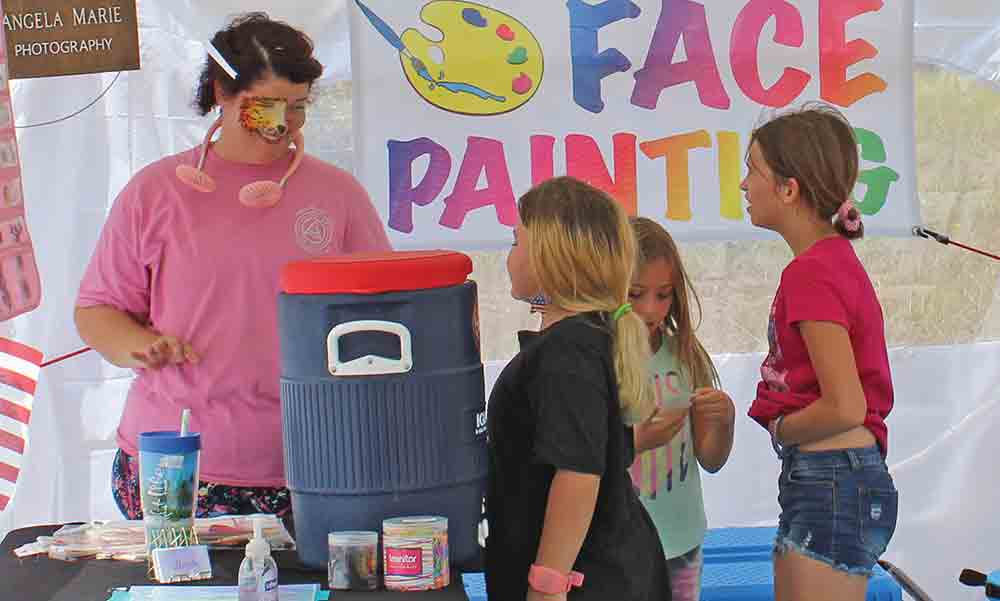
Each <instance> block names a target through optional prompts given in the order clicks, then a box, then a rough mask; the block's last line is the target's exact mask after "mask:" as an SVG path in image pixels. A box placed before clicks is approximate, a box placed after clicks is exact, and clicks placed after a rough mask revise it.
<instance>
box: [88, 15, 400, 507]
mask: <svg viewBox="0 0 1000 601" xmlns="http://www.w3.org/2000/svg"><path fill="white" fill-rule="evenodd" d="M322 70H323V67H322V65H321V64H320V63H319V62H318V61H317V60H316V59H315V58H314V57H313V45H312V42H311V41H310V40H309V38H308V37H307V36H306V35H305V34H303V33H301V32H300V31H298V30H296V29H294V28H293V27H291V26H289V25H287V24H285V23H281V22H278V21H272V20H271V19H269V18H268V17H267V15H265V14H263V13H251V14H247V15H244V16H241V17H238V18H237V19H235V20H234V21H233V22H232V23H231V24H230V25H229V26H228V27H226V28H225V29H223V30H222V31H219V32H218V33H216V34H215V36H214V37H213V38H212V40H211V42H210V43H209V56H208V57H206V63H205V67H204V69H203V71H202V74H201V79H200V83H199V87H198V92H197V99H196V105H197V108H198V109H199V111H200V112H201V113H202V114H203V115H205V114H208V113H209V112H211V111H212V110H213V109H215V108H216V107H218V108H219V109H221V113H220V116H219V117H218V119H217V120H216V122H215V124H214V125H213V126H212V128H211V129H210V130H209V133H208V135H207V136H206V138H205V142H204V143H203V144H202V145H200V146H198V147H196V148H193V149H190V150H187V151H185V152H182V153H180V154H177V155H174V156H170V157H166V158H164V159H161V160H159V161H156V162H154V163H152V164H151V165H149V166H147V167H145V168H144V169H142V170H141V171H140V172H139V173H137V174H136V175H135V176H134V177H133V178H132V179H131V181H129V182H128V184H127V185H126V186H125V188H124V189H123V190H122V191H121V193H120V194H119V196H118V198H117V199H116V200H115V203H114V206H113V207H112V209H111V213H110V215H109V216H108V219H107V222H106V223H105V225H104V228H103V231H102V232H101V237H100V239H99V241H98V243H97V248H96V249H95V251H94V255H93V257H92V258H91V261H90V264H89V265H88V268H87V271H86V274H85V275H84V278H83V281H82V282H81V284H80V292H79V295H78V298H77V302H76V312H75V319H76V325H77V329H78V330H79V332H80V336H81V337H82V338H83V340H84V341H86V342H87V344H89V345H90V346H92V347H93V348H94V349H96V350H97V351H98V352H99V353H101V355H103V356H104V358H105V359H107V360H108V361H110V362H111V363H113V364H115V365H118V366H121V367H130V368H134V369H136V370H137V371H138V377H137V378H136V380H135V381H134V382H133V384H132V386H131V387H130V389H129V393H128V399H127V401H126V404H125V410H124V412H123V414H122V418H121V422H120V423H119V426H118V433H117V442H118V446H119V452H118V455H117V456H116V458H115V462H114V467H113V473H112V491H113V494H114V497H115V500H116V501H117V502H118V506H119V508H120V509H121V511H122V513H123V514H125V516H126V517H128V518H131V519H139V518H141V517H142V510H141V505H140V496H139V484H138V462H137V460H136V454H137V450H138V449H137V436H138V434H139V433H141V432H146V431H155V430H175V429H176V428H177V426H178V424H179V423H180V416H181V412H182V410H183V409H184V408H190V409H191V424H190V428H191V430H192V431H195V432H200V433H201V440H202V455H201V476H200V477H201V480H202V482H201V485H200V486H199V494H198V515H199V516H205V515H216V514H222V513H256V512H267V513H278V514H281V513H284V512H286V511H288V510H289V509H290V498H289V494H288V490H287V489H286V488H285V474H284V466H283V462H282V433H281V405H280V398H279V396H280V395H279V384H280V365H279V351H278V343H279V341H278V325H277V313H278V311H277V297H278V292H279V276H280V272H281V269H282V267H283V266H284V265H285V264H287V263H288V262H291V261H296V260H301V259H306V258H309V257H314V256H330V255H337V254H344V253H351V252H363V251H385V250H389V243H388V240H387V238H386V235H385V231H384V229H383V227H382V224H381V220H380V219H379V217H378V214H377V213H376V211H375V209H374V207H373V206H372V204H371V202H370V200H369V199H368V196H367V194H365V192H364V190H363V189H362V188H361V186H360V185H359V184H358V182H357V181H355V179H354V178H353V177H351V176H350V175H349V174H348V173H346V172H344V171H342V170H340V169H337V168H336V167H334V166H332V165H329V164H326V163H323V162H322V161H320V160H318V159H316V158H313V157H311V156H309V155H306V154H305V153H304V140H303V137H302V133H301V129H302V126H303V125H304V123H305V117H306V106H307V104H308V101H309V96H310V91H311V87H312V83H313V82H314V81H315V80H316V79H317V78H319V76H320V74H321V73H322ZM215 132H220V134H221V135H220V136H219V137H218V139H216V140H214V141H213V134H214V133H215ZM293 149H294V150H293Z"/></svg>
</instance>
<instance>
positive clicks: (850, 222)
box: [837, 198, 861, 232]
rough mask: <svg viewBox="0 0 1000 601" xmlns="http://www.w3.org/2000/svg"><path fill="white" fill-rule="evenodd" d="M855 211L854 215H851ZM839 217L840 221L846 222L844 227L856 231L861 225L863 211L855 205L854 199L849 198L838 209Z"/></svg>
mask: <svg viewBox="0 0 1000 601" xmlns="http://www.w3.org/2000/svg"><path fill="white" fill-rule="evenodd" d="M852 210H853V211H854V217H851V211H852ZM837 217H838V218H839V219H840V222H841V223H843V224H844V229H846V230H847V231H849V232H856V231H858V228H859V227H861V213H860V212H858V210H857V209H856V208H855V207H854V201H853V200H851V199H850V198H848V199H847V200H845V201H844V202H843V203H842V204H841V205H840V208H839V209H837Z"/></svg>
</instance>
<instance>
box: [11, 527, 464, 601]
mask: <svg viewBox="0 0 1000 601" xmlns="http://www.w3.org/2000/svg"><path fill="white" fill-rule="evenodd" d="M59 527H60V526H36V527H32V528H21V529H19V530H11V531H10V532H9V533H8V534H7V536H6V537H5V538H4V539H3V543H2V544H0V598H2V599H3V600H4V601H106V600H107V599H108V597H110V596H111V590H112V589H115V588H118V587H129V586H138V585H150V584H155V583H154V582H150V581H149V580H148V579H147V578H146V564H145V563H132V562H125V561H115V560H104V559H101V560H96V559H95V560H83V561H77V562H65V561H59V560H55V559H49V558H48V557H45V556H37V557H27V558H24V559H18V558H17V556H15V555H14V549H16V548H17V547H20V546H21V545H23V544H27V543H30V542H33V541H34V540H35V539H37V538H38V537H39V536H48V535H50V534H52V533H53V532H55V531H56V530H58V529H59ZM243 555H244V554H243V551H212V552H211V558H212V574H213V576H214V578H213V579H212V580H201V581H198V582H192V583H190V585H192V586H206V585H213V584H217V585H226V586H235V585H236V574H237V572H238V571H239V568H240V562H241V561H243ZM274 559H275V561H276V562H277V563H278V580H279V582H280V583H281V584H309V583H313V582H315V583H319V584H320V585H321V586H322V588H324V589H325V588H326V582H327V576H326V572H325V571H323V572H318V571H315V570H312V569H309V568H306V567H304V566H302V564H300V563H299V561H298V556H297V555H296V554H295V552H294V551H276V552H275V553H274ZM451 580H452V582H451V586H450V587H448V588H447V589H445V590H440V591H430V592H425V593H397V592H390V591H384V590H383V591H377V592H371V593H363V592H351V591H336V592H335V593H334V595H335V597H336V599H337V601H341V600H345V601H413V600H414V599H419V600H420V601H467V597H466V595H465V591H464V590H463V588H462V578H461V576H460V575H459V574H456V573H454V572H453V573H452V575H451ZM171 586H185V585H184V584H177V585H171ZM334 595H331V596H334Z"/></svg>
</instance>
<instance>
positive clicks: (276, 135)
mask: <svg viewBox="0 0 1000 601" xmlns="http://www.w3.org/2000/svg"><path fill="white" fill-rule="evenodd" d="M287 110H288V101H287V100H284V99H283V98H264V97H261V96H251V97H248V98H244V99H243V102H242V103H240V125H242V126H243V127H244V128H245V129H246V130H247V131H249V132H256V133H257V134H258V135H259V136H260V137H262V138H264V139H265V140H267V141H268V142H270V143H272V144H276V143H278V142H280V141H281V140H283V139H284V138H285V135H286V134H287V133H288V123H287V122H286V121H285V114H286V112H287Z"/></svg>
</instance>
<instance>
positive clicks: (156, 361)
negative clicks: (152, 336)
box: [131, 336, 201, 369]
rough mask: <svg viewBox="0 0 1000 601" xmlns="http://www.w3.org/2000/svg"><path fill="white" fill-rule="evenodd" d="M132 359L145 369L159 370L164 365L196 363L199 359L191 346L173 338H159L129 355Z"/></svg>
mask: <svg viewBox="0 0 1000 601" xmlns="http://www.w3.org/2000/svg"><path fill="white" fill-rule="evenodd" d="M131 356H132V359H134V360H136V361H138V362H139V363H140V364H141V366H142V367H144V368H146V369H160V368H161V367H163V366H165V365H171V364H179V363H197V362H198V361H200V360H201V357H200V356H199V355H198V353H196V352H195V351H194V349H193V348H191V345H190V344H188V343H186V342H184V341H182V340H180V339H178V338H177V337H175V336H160V337H159V338H157V339H156V340H154V341H153V342H151V343H150V344H149V346H147V347H146V348H144V349H142V350H140V351H134V352H132V353H131Z"/></svg>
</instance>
